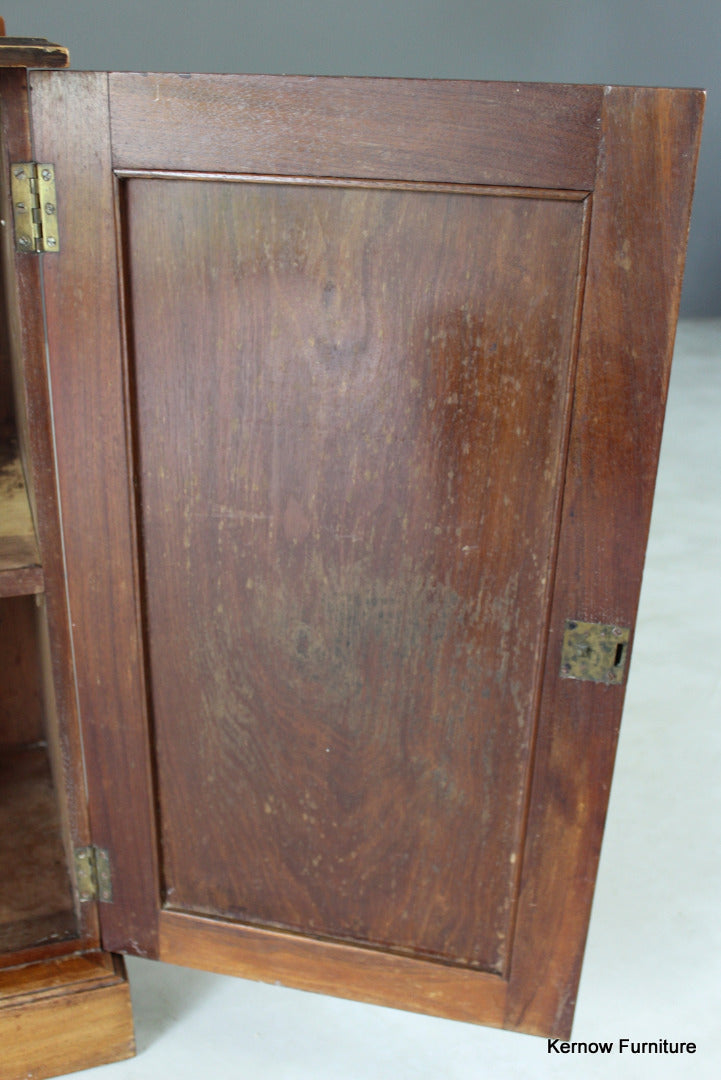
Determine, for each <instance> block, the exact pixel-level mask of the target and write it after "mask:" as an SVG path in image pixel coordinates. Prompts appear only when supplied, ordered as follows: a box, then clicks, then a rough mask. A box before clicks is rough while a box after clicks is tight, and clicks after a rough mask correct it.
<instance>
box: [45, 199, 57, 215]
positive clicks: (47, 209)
mask: <svg viewBox="0 0 721 1080" xmlns="http://www.w3.org/2000/svg"><path fill="white" fill-rule="evenodd" d="M45 213H46V214H54V213H55V207H54V206H53V204H52V203H51V202H49V203H45Z"/></svg>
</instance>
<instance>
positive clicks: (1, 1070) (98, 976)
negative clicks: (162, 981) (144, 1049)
mask: <svg viewBox="0 0 721 1080" xmlns="http://www.w3.org/2000/svg"><path fill="white" fill-rule="evenodd" d="M0 1046H2V1048H3V1052H2V1055H0V1080H27V1077H28V1076H32V1077H38V1078H39V1080H42V1078H46V1077H50V1076H57V1075H59V1074H61V1073H62V1074H64V1073H67V1072H74V1071H75V1070H77V1069H87V1068H92V1067H93V1066H96V1065H104V1064H106V1063H109V1062H111V1061H121V1060H123V1059H124V1058H128V1057H132V1055H133V1054H134V1053H135V1038H134V1035H133V1019H132V1012H131V1006H130V991H129V988H128V982H127V977H126V975H125V966H124V964H123V962H122V959H121V958H119V957H109V956H107V955H105V954H103V953H89V954H87V955H85V956H74V957H66V958H63V959H58V960H49V961H46V962H44V963H43V962H38V963H35V964H29V965H27V966H26V967H24V968H14V969H13V970H12V971H7V972H2V971H0Z"/></svg>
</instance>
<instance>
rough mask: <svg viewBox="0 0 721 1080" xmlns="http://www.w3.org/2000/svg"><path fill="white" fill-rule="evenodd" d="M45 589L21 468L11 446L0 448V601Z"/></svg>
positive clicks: (16, 454)
mask: <svg viewBox="0 0 721 1080" xmlns="http://www.w3.org/2000/svg"><path fill="white" fill-rule="evenodd" d="M43 589H44V580H43V571H42V567H41V566H40V554H39V551H38V545H37V540H36V539H35V529H34V528H33V519H32V516H31V513H30V503H29V501H28V496H27V491H26V490H25V480H24V478H23V470H22V464H21V462H20V457H19V455H18V453H17V451H16V449H15V448H14V447H13V446H12V445H11V444H6V445H3V446H0V597H3V596H26V595H29V594H31V593H40V592H42V591H43Z"/></svg>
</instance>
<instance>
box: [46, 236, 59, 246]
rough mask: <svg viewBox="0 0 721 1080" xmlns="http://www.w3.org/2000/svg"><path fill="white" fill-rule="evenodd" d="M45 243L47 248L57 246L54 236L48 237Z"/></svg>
mask: <svg viewBox="0 0 721 1080" xmlns="http://www.w3.org/2000/svg"><path fill="white" fill-rule="evenodd" d="M45 243H46V244H47V245H48V247H55V245H56V244H57V240H56V239H55V237H54V236H48V238H47V239H46V241H45Z"/></svg>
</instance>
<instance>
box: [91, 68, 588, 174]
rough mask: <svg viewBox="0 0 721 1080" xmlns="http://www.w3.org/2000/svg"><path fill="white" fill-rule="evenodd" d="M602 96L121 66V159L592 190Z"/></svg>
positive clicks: (117, 115)
mask: <svg viewBox="0 0 721 1080" xmlns="http://www.w3.org/2000/svg"><path fill="white" fill-rule="evenodd" d="M602 97H603V93H602V88H601V87H598V86H550V85H547V84H546V85H543V84H538V83H536V84H534V83H483V82H446V81H444V80H441V79H439V80H420V79H349V78H336V79H333V78H321V79H316V78H306V77H300V76H299V77H283V78H279V77H277V76H264V75H220V76H218V75H187V76H186V75H183V76H181V75H162V74H161V75H157V74H148V75H134V74H125V73H117V72H114V73H112V74H111V75H110V108H111V122H112V129H113V164H114V165H115V167H116V168H133V167H139V168H146V169H147V168H157V169H169V168H174V169H203V170H211V171H212V170H217V171H219V172H239V173H259V172H260V173H272V174H275V175H291V176H294V175H298V174H300V175H305V176H343V177H373V178H379V179H384V180H393V179H398V180H418V181H420V180H429V181H433V180H443V181H449V182H455V183H469V184H501V185H504V186H505V185H509V184H510V185H514V186H521V187H523V186H529V187H541V188H573V189H580V190H583V191H587V190H588V189H589V188H590V187H591V186H592V184H593V178H594V174H595V164H596V146H597V141H598V130H599V118H600V109H601V102H602ZM231 133H232V134H231Z"/></svg>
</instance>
